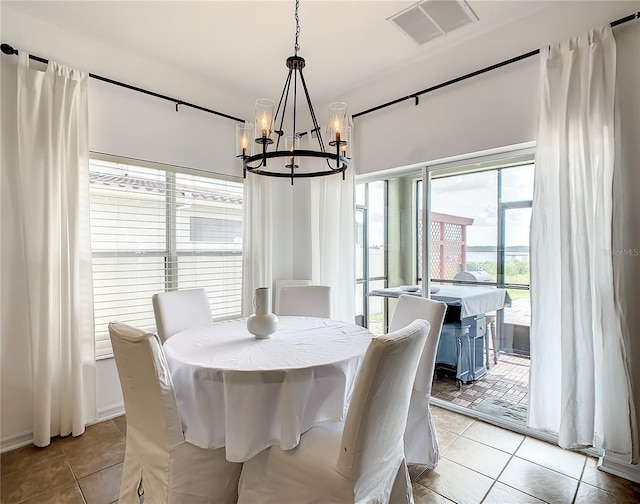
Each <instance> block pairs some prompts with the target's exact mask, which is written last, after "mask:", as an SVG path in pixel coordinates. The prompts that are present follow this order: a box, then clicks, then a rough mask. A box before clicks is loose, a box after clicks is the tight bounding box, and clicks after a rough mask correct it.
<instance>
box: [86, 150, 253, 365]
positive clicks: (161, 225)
mask: <svg viewBox="0 0 640 504" xmlns="http://www.w3.org/2000/svg"><path fill="white" fill-rule="evenodd" d="M89 172H90V174H89V177H90V178H89V180H90V189H89V193H90V205H91V245H92V250H93V290H94V313H95V341H96V357H97V358H101V357H107V356H110V355H111V354H112V350H111V342H110V340H109V333H108V324H109V322H111V321H114V320H117V321H120V322H124V323H127V324H130V325H133V326H135V327H139V328H141V329H144V330H148V331H154V332H155V330H156V329H155V318H154V314H153V307H152V304H151V296H152V295H153V294H155V293H156V292H163V291H171V290H178V289H191V288H198V287H202V288H204V289H205V290H206V291H207V294H208V296H209V301H210V303H211V311H212V314H213V317H214V319H223V318H231V317H237V316H239V315H240V311H241V287H242V198H243V186H242V183H239V182H235V181H230V180H225V179H223V178H220V177H219V176H218V177H217V178H216V177H215V176H213V175H211V176H209V175H206V176H203V175H194V174H193V173H186V172H181V171H178V170H177V169H175V170H174V169H172V168H170V169H167V168H166V167H164V166H163V167H162V168H160V167H156V166H153V165H146V164H145V166H142V163H140V165H137V164H123V163H116V162H111V161H103V160H97V159H92V160H91V162H90V164H89Z"/></svg>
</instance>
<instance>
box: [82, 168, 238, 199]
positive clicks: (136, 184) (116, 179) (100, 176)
mask: <svg viewBox="0 0 640 504" xmlns="http://www.w3.org/2000/svg"><path fill="white" fill-rule="evenodd" d="M89 183H100V184H103V185H106V186H113V185H117V186H120V187H130V188H132V189H146V190H147V191H158V192H159V193H162V194H164V193H165V191H166V190H167V184H166V183H165V182H162V181H160V180H150V179H145V178H137V177H130V176H129V175H113V174H110V173H100V172H94V171H90V172H89ZM175 192H176V193H177V194H182V195H183V196H185V197H191V198H196V199H203V200H209V201H218V202H221V203H235V204H238V205H241V204H242V201H243V197H242V195H241V194H238V195H235V194H230V193H228V192H224V191H216V190H214V189H206V188H202V187H193V186H188V185H176V189H175Z"/></svg>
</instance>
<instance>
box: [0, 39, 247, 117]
mask: <svg viewBox="0 0 640 504" xmlns="http://www.w3.org/2000/svg"><path fill="white" fill-rule="evenodd" d="M0 50H2V52H3V53H5V54H15V55H17V54H18V50H17V49H14V48H13V47H11V46H10V45H9V44H2V45H0ZM29 59H32V60H34V61H39V62H40V63H44V64H45V65H46V64H48V63H49V60H47V59H44V58H40V57H39V56H34V55H33V54H30V55H29ZM89 77H92V78H93V79H97V80H100V81H102V82H108V83H109V84H114V85H115V86H120V87H123V88H127V89H131V90H132V91H138V92H139V93H143V94H146V95H149V96H155V97H156V98H161V99H163V100H167V101H170V102H173V103H175V104H176V112H177V111H178V107H179V106H180V105H184V106H185V107H191V108H194V109H197V110H201V111H203V112H208V113H210V114H215V115H217V116H220V117H225V118H227V119H231V120H232V121H238V122H244V119H240V118H239V117H234V116H232V115H228V114H225V113H223V112H218V111H217V110H211V109H208V108H205V107H201V106H200V105H195V104H193V103H189V102H186V101H182V100H179V99H177V98H172V97H171V96H166V95H162V94H160V93H154V92H153V91H149V90H147V89H142V88H139V87H136V86H132V85H131V84H126V83H124V82H119V81H117V80H113V79H109V78H107V77H102V76H100V75H96V74H92V73H90V74H89Z"/></svg>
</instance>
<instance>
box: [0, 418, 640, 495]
mask: <svg viewBox="0 0 640 504" xmlns="http://www.w3.org/2000/svg"><path fill="white" fill-rule="evenodd" d="M433 415H434V419H435V423H436V428H437V432H438V440H439V442H440V448H441V451H442V455H443V458H442V460H441V461H440V463H439V464H438V467H437V468H436V469H434V470H427V469H426V468H424V467H422V466H419V465H412V466H410V467H409V470H410V473H411V479H412V481H413V494H414V497H415V501H416V504H427V503H428V504H432V503H435V504H451V503H458V504H474V503H478V504H479V503H482V504H498V503H499V504H518V503H538V504H540V503H541V502H549V503H550V502H553V503H569V504H571V503H573V504H589V503H598V504H621V503H625V504H626V503H629V504H630V503H637V502H640V485H636V484H634V483H631V482H628V481H626V480H623V479H620V478H616V477H615V476H611V475H608V474H606V473H602V472H599V471H598V470H597V469H596V459H593V458H590V457H586V456H584V455H581V454H578V453H573V452H568V451H564V450H561V449H560V448H558V447H556V446H553V445H550V444H547V443H544V442H542V441H538V440H536V439H533V438H529V437H525V436H523V435H520V434H516V433H513V432H510V431H508V430H505V429H500V428H498V427H494V426H492V425H489V424H486V423H484V422H480V421H477V420H473V419H472V418H469V417H467V416H464V415H460V414H457V413H453V412H451V411H448V410H445V409H442V408H437V407H434V408H433ZM125 432H126V422H125V418H124V417H118V418H115V419H113V420H108V421H106V422H101V423H99V424H96V425H92V426H90V427H88V428H87V431H86V432H85V433H84V434H83V435H82V436H79V437H77V438H55V439H54V440H53V442H52V443H51V445H49V446H48V447H47V448H35V447H34V446H26V447H24V448H19V449H17V450H13V451H10V452H6V453H3V454H2V456H1V457H0V469H1V481H0V502H1V503H2V504H17V503H29V504H36V503H38V504H67V503H70V504H76V503H77V504H111V503H113V502H117V499H118V491H119V487H120V478H121V475H122V461H123V460H124V446H125V437H124V435H125ZM150 504H154V503H150ZM185 504H188V503H185ZM256 504H259V503H256ZM283 504H289V503H283ZM291 504H295V503H291Z"/></svg>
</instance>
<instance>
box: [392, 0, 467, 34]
mask: <svg viewBox="0 0 640 504" xmlns="http://www.w3.org/2000/svg"><path fill="white" fill-rule="evenodd" d="M388 20H389V21H391V22H393V24H394V25H395V26H397V27H398V28H400V29H401V30H402V31H403V33H405V35H407V36H408V37H409V38H411V39H412V40H413V41H414V42H416V43H417V44H424V43H425V42H428V41H429V40H433V39H434V38H437V37H440V36H442V35H445V34H447V33H449V32H451V31H453V30H455V29H457V28H460V27H461V26H464V25H467V24H469V23H472V22H475V21H478V17H477V16H476V15H475V13H474V12H473V11H472V10H471V7H469V5H468V4H467V2H465V1H464V0H426V1H423V2H418V3H417V4H415V5H412V6H411V7H409V8H407V9H404V10H403V11H401V12H399V13H397V14H394V15H393V16H391V17H390V18H388Z"/></svg>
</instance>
